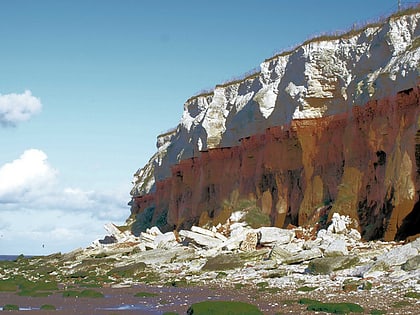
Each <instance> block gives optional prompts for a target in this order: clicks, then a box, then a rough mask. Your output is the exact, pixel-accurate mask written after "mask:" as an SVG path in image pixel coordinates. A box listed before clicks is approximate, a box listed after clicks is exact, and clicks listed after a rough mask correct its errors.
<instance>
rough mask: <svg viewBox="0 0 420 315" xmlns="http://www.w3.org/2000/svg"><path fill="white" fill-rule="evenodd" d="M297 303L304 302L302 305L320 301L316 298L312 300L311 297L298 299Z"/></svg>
mask: <svg viewBox="0 0 420 315" xmlns="http://www.w3.org/2000/svg"><path fill="white" fill-rule="evenodd" d="M298 303H299V304H304V305H310V304H317V303H322V302H320V301H318V300H312V299H308V298H302V299H299V301H298Z"/></svg>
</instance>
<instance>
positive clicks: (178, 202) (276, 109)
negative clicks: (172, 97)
mask: <svg viewBox="0 0 420 315" xmlns="http://www.w3.org/2000/svg"><path fill="white" fill-rule="evenodd" d="M419 18H420V13H419V12H418V10H410V11H409V12H406V13H399V14H398V15H395V16H392V17H390V18H388V19H387V20H386V21H384V22H383V23H381V24H376V25H371V26H367V27H365V28H363V29H361V30H357V31H356V30H353V31H351V32H349V33H347V34H343V35H341V36H330V37H325V38H317V39H313V40H311V41H308V42H307V43H304V44H303V45H301V46H299V47H297V48H296V49H294V50H293V51H290V52H286V53H283V54H280V55H277V56H274V57H273V58H270V59H268V60H266V61H264V62H263V63H262V64H261V71H260V72H258V73H255V74H253V75H250V76H248V77H246V78H245V79H243V80H238V81H235V82H230V83H227V84H224V85H219V86H216V88H215V90H214V91H213V92H211V93H209V94H205V95H198V96H195V97H193V98H191V99H189V100H188V101H187V102H186V104H185V105H184V114H183V117H182V120H181V123H180V124H179V125H178V127H177V128H176V129H174V130H172V131H170V132H168V133H166V134H164V135H161V136H159V137H158V151H157V153H156V154H155V155H154V156H153V157H152V159H151V160H150V162H149V163H148V164H147V165H146V166H145V167H144V168H143V169H141V170H139V171H138V172H137V173H136V175H135V178H134V188H133V190H132V195H133V200H132V203H131V205H132V214H133V216H136V217H137V221H141V224H139V225H138V226H141V228H140V230H144V229H145V228H146V227H147V226H149V227H150V226H152V225H158V226H160V227H161V228H162V229H163V230H168V231H169V230H173V229H183V228H189V227H191V226H192V225H194V224H196V225H205V224H207V223H211V224H214V225H216V224H217V223H218V222H222V221H223V220H225V219H226V218H227V217H229V215H230V213H232V212H233V211H234V210H235V209H236V210H238V207H239V208H240V205H241V204H242V203H243V201H244V200H247V201H250V202H251V203H252V204H253V206H254V207H257V208H258V209H259V211H260V212H261V214H263V215H266V216H267V217H268V219H269V222H270V224H271V225H272V226H276V227H286V226H287V225H289V224H293V225H299V226H300V225H310V224H318V225H319V226H320V227H325V225H326V222H329V220H330V219H331V218H332V215H333V213H340V214H344V215H348V216H349V217H350V218H352V219H354V221H353V222H354V226H353V227H354V228H356V229H358V230H359V231H360V232H361V234H362V236H363V237H364V238H365V239H378V238H384V239H386V240H391V239H404V238H406V237H407V236H410V235H414V234H417V233H419V232H420V230H419V225H418V224H417V225H416V224H413V221H414V222H418V217H419V210H418V209H419V207H420V206H419V204H418V201H419V193H418V192H419V190H420V181H419V176H418V173H419V171H418V169H419V168H420V142H419V141H420V140H419V139H420V136H419V134H420V133H419V132H418V130H419V129H420V127H419V124H420V116H419V114H420V111H419V108H420V107H419V93H420V90H419V87H418V82H419V60H420V49H419V47H420V45H419V43H420V38H419V35H420V24H419V23H418V22H419ZM248 206H249V204H248ZM239 210H244V209H239ZM245 210H246V209H245ZM409 218H411V219H410V220H409Z"/></svg>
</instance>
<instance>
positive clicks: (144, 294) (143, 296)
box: [134, 292, 159, 298]
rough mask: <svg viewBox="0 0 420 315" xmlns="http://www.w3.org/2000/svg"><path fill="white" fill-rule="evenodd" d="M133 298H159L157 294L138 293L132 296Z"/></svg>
mask: <svg viewBox="0 0 420 315" xmlns="http://www.w3.org/2000/svg"><path fill="white" fill-rule="evenodd" d="M134 296H135V297H140V298H147V297H154V296H159V294H157V293H150V292H138V293H136V294H134Z"/></svg>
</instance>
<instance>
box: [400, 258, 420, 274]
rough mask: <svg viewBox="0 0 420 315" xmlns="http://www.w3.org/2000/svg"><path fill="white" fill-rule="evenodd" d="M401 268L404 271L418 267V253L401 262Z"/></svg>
mask: <svg viewBox="0 0 420 315" xmlns="http://www.w3.org/2000/svg"><path fill="white" fill-rule="evenodd" d="M401 268H402V270H404V271H412V270H417V269H420V255H417V256H414V257H412V258H410V259H408V260H407V261H406V262H405V263H404V264H402V266H401Z"/></svg>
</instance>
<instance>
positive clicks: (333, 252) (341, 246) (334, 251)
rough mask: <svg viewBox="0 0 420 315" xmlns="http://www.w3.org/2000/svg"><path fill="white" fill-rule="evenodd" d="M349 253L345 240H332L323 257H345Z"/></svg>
mask: <svg viewBox="0 0 420 315" xmlns="http://www.w3.org/2000/svg"><path fill="white" fill-rule="evenodd" d="M348 253H349V251H348V250H347V246H346V241H345V240H334V241H333V242H332V243H331V244H330V245H329V246H328V247H327V248H326V249H325V251H324V256H325V257H336V256H344V255H347V254H348Z"/></svg>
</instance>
